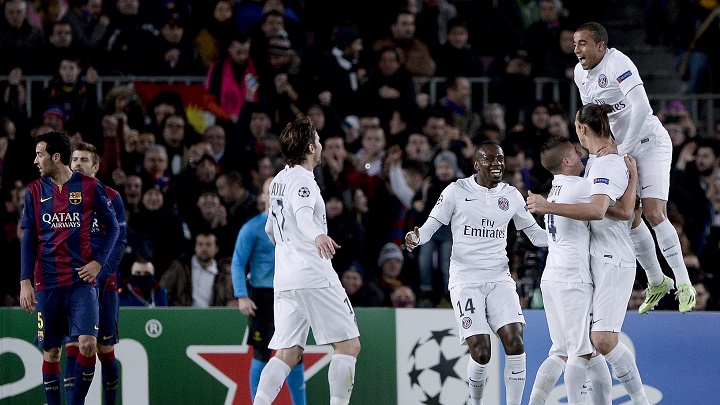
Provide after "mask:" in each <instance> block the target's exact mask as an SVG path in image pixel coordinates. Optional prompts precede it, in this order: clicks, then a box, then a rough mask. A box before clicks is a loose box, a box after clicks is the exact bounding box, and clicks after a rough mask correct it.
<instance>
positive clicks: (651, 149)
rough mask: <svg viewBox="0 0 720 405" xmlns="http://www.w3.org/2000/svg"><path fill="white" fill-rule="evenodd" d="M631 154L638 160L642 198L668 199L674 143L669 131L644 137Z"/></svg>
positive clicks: (639, 185)
mask: <svg viewBox="0 0 720 405" xmlns="http://www.w3.org/2000/svg"><path fill="white" fill-rule="evenodd" d="M663 130H664V128H663ZM631 156H632V157H634V158H635V160H636V161H637V170H638V188H637V193H638V195H639V196H640V198H657V199H659V200H664V201H667V199H668V193H669V191H670V164H671V162H672V143H670V136H669V135H667V132H665V133H664V134H656V135H655V136H649V137H646V138H642V139H641V140H640V144H639V145H638V146H637V148H636V149H635V151H634V154H633V153H631Z"/></svg>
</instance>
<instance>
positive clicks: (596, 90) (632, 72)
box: [575, 48, 669, 156]
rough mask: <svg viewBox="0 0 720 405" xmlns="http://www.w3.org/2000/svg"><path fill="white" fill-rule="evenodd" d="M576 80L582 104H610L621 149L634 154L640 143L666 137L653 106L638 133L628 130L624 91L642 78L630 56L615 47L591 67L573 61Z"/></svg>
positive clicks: (614, 131)
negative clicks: (587, 68)
mask: <svg viewBox="0 0 720 405" xmlns="http://www.w3.org/2000/svg"><path fill="white" fill-rule="evenodd" d="M575 84H576V85H577V88H578V90H579V91H580V99H581V100H582V103H583V104H589V103H593V104H609V105H611V106H612V107H613V110H612V112H611V113H610V114H608V118H609V119H610V130H611V131H612V133H613V136H615V141H616V142H617V144H618V145H620V144H622V151H623V153H627V154H629V155H632V156H634V155H635V154H636V153H637V152H638V149H639V146H640V144H644V143H646V142H650V141H655V139H651V138H654V137H663V138H664V137H668V138H669V135H668V134H667V131H665V130H664V128H663V126H662V124H661V123H660V120H659V119H658V118H657V117H656V116H655V115H653V114H652V110H651V111H650V112H649V113H648V115H647V116H646V117H645V122H644V124H643V126H642V132H641V133H637V134H630V133H628V129H629V128H630V115H631V112H632V106H631V105H630V102H629V101H628V100H627V98H625V95H626V94H628V92H629V91H630V90H632V89H633V88H634V87H636V86H640V85H642V84H643V82H642V79H641V78H640V74H639V73H638V69H637V67H636V66H635V64H634V63H633V62H632V60H630V58H628V57H627V56H626V55H625V54H623V53H622V52H620V51H618V50H617V49H615V48H609V49H608V50H607V52H606V53H605V56H604V57H603V58H602V60H601V61H600V63H599V64H598V65H597V66H595V67H594V68H592V69H590V70H584V69H583V68H582V66H581V65H580V63H578V64H577V65H575Z"/></svg>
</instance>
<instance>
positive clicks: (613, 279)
mask: <svg viewBox="0 0 720 405" xmlns="http://www.w3.org/2000/svg"><path fill="white" fill-rule="evenodd" d="M590 272H591V273H592V278H593V283H594V284H595V291H594V293H593V302H592V314H591V317H590V319H591V324H590V331H592V332H620V330H622V324H623V321H624V320H625V312H627V304H628V301H629V300H630V295H631V294H632V286H633V283H634V282H635V267H620V266H618V265H616V264H612V263H608V262H606V261H603V260H601V259H598V258H595V257H592V256H591V257H590Z"/></svg>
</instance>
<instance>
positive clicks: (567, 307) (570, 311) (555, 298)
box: [540, 281, 593, 357]
mask: <svg viewBox="0 0 720 405" xmlns="http://www.w3.org/2000/svg"><path fill="white" fill-rule="evenodd" d="M540 289H541V290H542V297H543V303H544V304H545V317H546V318H547V323H548V329H549V330H550V340H552V347H550V352H549V353H548V355H549V356H552V355H555V356H566V357H568V356H583V355H586V354H590V353H592V352H593V347H592V343H590V310H591V309H592V296H593V286H592V284H588V283H585V284H583V283H564V282H562V281H541V282H540Z"/></svg>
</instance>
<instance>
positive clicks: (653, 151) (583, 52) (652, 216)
mask: <svg viewBox="0 0 720 405" xmlns="http://www.w3.org/2000/svg"><path fill="white" fill-rule="evenodd" d="M573 38H574V39H573V40H574V43H575V55H577V57H578V60H579V63H578V64H577V65H576V66H575V84H576V85H577V87H578V90H579V91H580V98H581V99H582V102H583V104H588V103H594V104H607V105H609V106H610V107H612V111H611V112H610V113H609V114H608V117H609V119H610V129H611V131H612V134H613V136H614V137H615V140H616V142H617V151H618V153H619V154H620V155H621V156H622V155H625V154H628V155H631V156H634V157H635V159H637V168H638V173H639V180H638V181H639V186H638V187H639V190H638V191H639V194H640V198H641V199H642V211H643V214H645V218H646V219H647V220H648V222H650V225H652V227H653V230H654V231H655V236H656V238H657V244H658V246H659V247H660V250H662V254H663V256H665V259H666V260H667V262H668V264H669V265H670V267H671V268H672V271H673V274H674V275H675V281H676V282H677V293H676V296H677V299H678V302H679V309H680V312H682V313H685V312H687V311H691V310H692V309H693V308H694V307H695V289H694V288H693V287H692V284H691V283H690V277H689V276H688V271H687V268H686V267H685V262H684V260H683V255H682V251H681V247H680V239H679V237H678V234H677V232H676V231H675V227H673V225H672V224H671V223H670V221H669V220H668V218H667V199H668V193H669V189H670V163H671V158H672V144H671V142H670V136H669V135H668V132H667V131H666V130H665V128H663V126H662V124H661V123H660V120H659V119H658V118H657V117H656V116H654V115H653V113H652V108H651V107H650V102H649V100H648V97H647V94H646V93H645V87H644V86H643V83H642V80H641V79H640V74H639V73H638V70H637V68H636V67H635V64H634V63H633V62H632V61H631V60H630V58H628V57H627V56H625V55H624V54H623V53H622V52H620V51H618V50H617V49H614V48H608V47H607V43H608V34H607V31H606V30H605V28H604V27H603V26H602V25H600V24H598V23H595V22H590V23H586V24H582V25H581V26H580V27H578V28H577V30H575V35H574V37H573ZM609 147H610V148H614V146H609ZM599 156H602V153H601V154H600V155H599ZM630 236H631V238H632V241H633V246H634V250H635V255H636V257H637V260H638V262H640V265H642V267H643V268H644V269H645V273H646V274H647V278H648V289H647V292H646V297H645V302H644V303H643V304H642V305H641V306H640V309H639V310H638V312H640V313H641V314H644V313H647V312H648V311H650V310H651V309H653V308H655V306H656V305H657V303H658V301H660V298H662V297H663V296H664V295H665V294H666V293H668V292H670V290H672V288H673V280H672V279H671V278H669V277H667V276H665V275H663V273H662V269H661V268H660V262H659V261H658V258H657V255H656V252H655V242H654V241H653V239H652V234H651V233H650V230H649V229H648V227H647V226H646V225H645V222H644V221H642V219H641V218H637V219H636V221H635V222H634V223H633V229H632V231H631V232H630Z"/></svg>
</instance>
